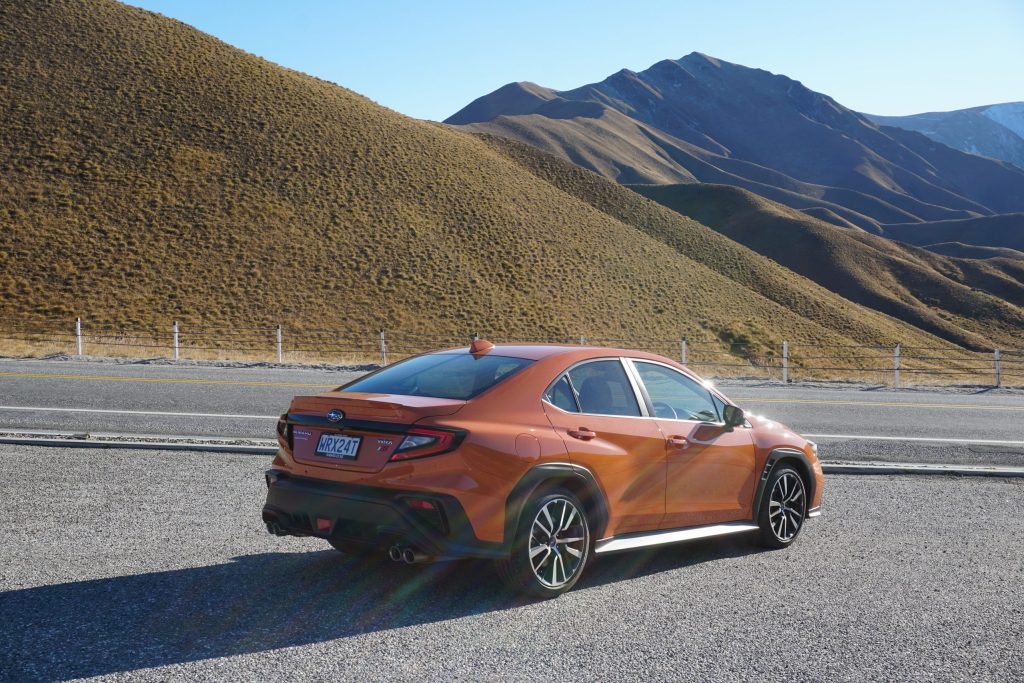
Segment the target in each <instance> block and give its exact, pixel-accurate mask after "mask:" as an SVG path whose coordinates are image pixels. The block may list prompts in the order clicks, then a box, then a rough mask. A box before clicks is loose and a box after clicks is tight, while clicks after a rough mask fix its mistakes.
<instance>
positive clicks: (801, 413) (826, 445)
mask: <svg viewBox="0 0 1024 683" xmlns="http://www.w3.org/2000/svg"><path fill="white" fill-rule="evenodd" d="M359 374H360V373H359V372H339V371H325V370H311V369H279V368H265V367H250V368H238V367H232V368H224V367H209V366H195V365H182V366H175V365H172V364H116V363H99V362H79V361H0V431H2V430H3V429H9V430H15V429H17V430H65V431H76V432H87V433H104V432H112V433H130V434H150V435H159V434H166V435H183V436H226V437H248V438H266V439H269V438H272V437H273V427H274V421H275V419H276V416H277V415H279V414H280V413H281V412H283V411H284V410H285V409H286V408H287V406H288V402H289V401H290V399H291V398H292V396H294V395H295V394H302V393H318V392H321V391H326V390H328V389H330V388H332V387H335V386H338V385H340V384H343V383H344V382H347V381H349V380H350V379H352V378H354V377H357V376H358V375H359ZM722 388H723V389H724V390H725V392H726V393H727V394H728V395H730V396H731V397H733V398H734V399H735V400H737V402H738V403H739V404H740V405H742V406H743V407H744V408H746V409H748V410H751V411H753V412H755V413H758V414H762V415H765V416H768V417H771V418H773V419H777V420H779V421H781V422H783V423H785V424H787V425H789V426H790V427H792V428H793V429H796V430H797V431H800V432H802V433H805V434H808V435H810V436H811V438H813V439H815V440H816V441H818V442H819V443H820V444H821V446H822V456H823V457H824V458H825V459H827V460H883V461H899V462H951V463H959V464H964V463H988V464H1005V465H1018V466H1019V465H1024V393H1021V392H1011V391H1006V390H994V391H988V390H978V391H976V392H963V391H961V392H949V391H941V390H936V391H916V390H904V391H893V390H890V389H884V388H882V389H879V388H871V389H865V388H862V387H857V386H851V387H842V386H832V387H811V386H805V385H789V386H782V385H778V384H763V385H758V384H750V383H746V384H735V383H728V382H723V383H722Z"/></svg>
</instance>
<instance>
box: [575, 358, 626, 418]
mask: <svg viewBox="0 0 1024 683" xmlns="http://www.w3.org/2000/svg"><path fill="white" fill-rule="evenodd" d="M569 379H570V380H571V381H572V386H573V387H574V388H575V389H576V396H577V397H578V399H579V403H580V410H581V411H582V412H584V413H591V414H594V415H624V416H627V417H639V416H640V405H639V404H638V403H637V402H636V393H635V392H634V391H633V385H631V384H630V383H629V378H628V377H626V370H625V369H624V368H623V367H622V363H621V362H620V361H618V360H598V361H593V362H591V363H584V364H583V365H577V366H576V367H575V368H573V369H572V370H570V371H569Z"/></svg>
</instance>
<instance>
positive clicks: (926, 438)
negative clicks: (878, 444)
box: [803, 434, 1024, 446]
mask: <svg viewBox="0 0 1024 683" xmlns="http://www.w3.org/2000/svg"><path fill="white" fill-rule="evenodd" d="M803 436H805V437H807V438H808V439H857V440H860V441H929V442H932V443H964V444H971V443H973V444H989V445H994V446H1024V441H999V440H996V439H944V438H939V437H931V436H877V435H872V434H804V435H803Z"/></svg>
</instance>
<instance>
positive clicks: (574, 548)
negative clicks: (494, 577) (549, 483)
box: [498, 488, 591, 599]
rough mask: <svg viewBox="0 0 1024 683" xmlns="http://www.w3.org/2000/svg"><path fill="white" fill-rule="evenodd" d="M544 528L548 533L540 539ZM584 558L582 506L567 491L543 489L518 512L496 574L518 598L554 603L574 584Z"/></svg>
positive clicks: (587, 544)
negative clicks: (509, 545)
mask: <svg viewBox="0 0 1024 683" xmlns="http://www.w3.org/2000/svg"><path fill="white" fill-rule="evenodd" d="M545 510H546V512H545ZM556 517H557V518H559V519H557V520H556V519H554V518H556ZM549 519H550V521H551V522H552V523H551V524H550V525H549V524H548V521H549ZM538 520H539V523H538ZM548 526H550V528H551V530H553V532H552V533H550V534H545V529H546V528H547V527H548ZM531 553H533V554H534V557H533V558H531ZM590 556H591V540H590V524H589V521H588V520H587V517H586V513H585V511H584V508H583V504H582V503H580V500H579V498H577V497H576V496H575V495H574V494H573V493H571V492H570V491H567V490H565V489H561V488H556V489H548V490H546V491H543V492H541V493H540V494H538V495H535V496H533V497H532V498H530V500H529V501H528V502H527V503H526V505H525V506H524V507H523V510H522V514H521V515H520V518H519V526H518V528H517V529H516V532H515V537H514V538H513V539H512V552H511V554H510V555H509V557H508V559H507V560H503V561H501V562H499V563H498V573H499V574H501V576H502V578H503V579H504V580H505V581H506V582H507V583H508V584H509V585H510V586H511V587H512V588H513V589H514V590H516V591H518V592H520V593H524V594H526V595H529V596H531V597H535V598H541V599H548V598H554V597H558V596H559V595H561V594H562V593H565V592H566V591H568V590H569V589H571V588H572V587H573V586H575V585H576V582H577V581H579V578H580V576H581V575H582V574H583V570H584V569H585V568H586V566H587V562H588V561H589V559H590ZM559 569H561V571H559Z"/></svg>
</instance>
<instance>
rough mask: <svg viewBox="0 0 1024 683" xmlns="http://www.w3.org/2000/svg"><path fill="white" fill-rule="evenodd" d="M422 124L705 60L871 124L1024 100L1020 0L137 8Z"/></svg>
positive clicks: (178, 1)
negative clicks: (798, 91) (803, 93)
mask: <svg viewBox="0 0 1024 683" xmlns="http://www.w3.org/2000/svg"><path fill="white" fill-rule="evenodd" d="M129 4H132V5H137V6H140V7H145V8H146V9H150V10H153V11H156V12H160V13H161V14H165V15H167V16H170V17H174V18H176V19H180V20H181V21H184V22H185V23H188V24H191V25H193V26H196V27H197V28H199V29H201V30H203V31H206V32H207V33H211V34H213V35H215V36H217V37H218V38H220V39H222V40H224V41H226V42H228V43H230V44H232V45H235V46H236V47H240V48H242V49H244V50H246V51H248V52H252V53H254V54H257V55H260V56H261V57H265V58H267V59H269V60H271V61H273V62H277V63H278V64H282V65H284V66H287V67H290V68H293V69H297V70H299V71H304V72H306V73H310V74H313V75H315V76H318V77H320V78H323V79H326V80H329V81H333V82H335V83H339V84H341V85H344V86H345V87H347V88H351V89H352V90H355V91H357V92H359V93H362V94H363V95H366V96H367V97H370V98H371V99H373V100H375V101H377V102H379V103H380V104H383V105H385V106H387V107H390V108H392V109H395V110H397V111H400V112H402V113H403V114H408V115H410V116H415V117H418V118H428V119H436V120H440V119H444V118H445V117H447V116H449V115H451V114H452V113H454V112H455V111H457V110H458V109H460V108H462V107H463V106H464V105H466V104H467V103H468V102H470V101H471V100H473V99H474V98H476V97H478V96H480V95H483V94H485V93H487V92H490V91H491V90H494V89H495V88H497V87H499V86H501V85H504V84H505V83H508V82H510V81H523V80H525V81H534V82H536V83H540V84H542V85H545V86H548V87H552V88H556V89H567V88H571V87H576V86H579V85H582V84H584V83H591V82H594V81H598V80H601V79H603V78H604V77H605V76H607V75H609V74H611V73H613V72H615V71H618V70H619V69H620V68H622V67H626V68H630V69H633V70H635V71H639V70H642V69H645V68H647V67H648V66H650V65H651V64H653V63H654V62H657V61H659V60H661V59H664V58H679V57H682V56H683V55H686V54H689V53H690V52H693V51H698V52H704V53H707V54H709V55H713V56H715V57H719V58H722V59H725V60H727V61H731V62H737V63H739V64H744V65H746V66H752V67H759V68H763V69H767V70H769V71H773V72H775V73H784V74H786V75H787V76H790V77H792V78H795V79H797V80H800V81H802V82H803V83H804V84H805V85H807V86H808V87H810V88H813V89H814V90H819V91H821V92H824V93H827V94H829V95H831V96H832V97H834V98H835V99H836V100H838V101H839V102H840V103H842V104H845V105H846V106H848V107H851V108H853V109H857V110H859V111H863V112H868V113H872V114H889V115H897V114H912V113H918V112H922V111H944V110H949V109H961V108H964V107H971V106H977V105H981V104H993V103H996V102H1007V101H1017V100H1024V2H1022V1H1021V0H970V1H958V2H955V1H952V0H932V1H931V2H927V1H918V0H888V1H878V0H859V1H855V2H851V1H846V0H814V1H813V2H812V1H809V0H764V1H761V2H755V1H753V0H718V1H717V2H714V1H711V2H709V1H707V0H702V1H700V2H694V1H691V0H675V1H665V2H660V1H657V2H656V1H650V2H642V1H641V2H602V1H600V0H592V1H591V2H584V1H578V0H566V1H562V2H559V1H557V0H548V1H546V2H537V1H534V0H517V1H516V2H510V3H489V2H486V1H480V0H477V1H476V2H461V1H460V2H456V1H452V2H443V1H436V2H405V1H397V0H396V1H393V2H387V1H385V0H380V1H374V0H360V1H357V2H356V1H353V2H341V1H335V0H288V1H283V0H131V2H129Z"/></svg>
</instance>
